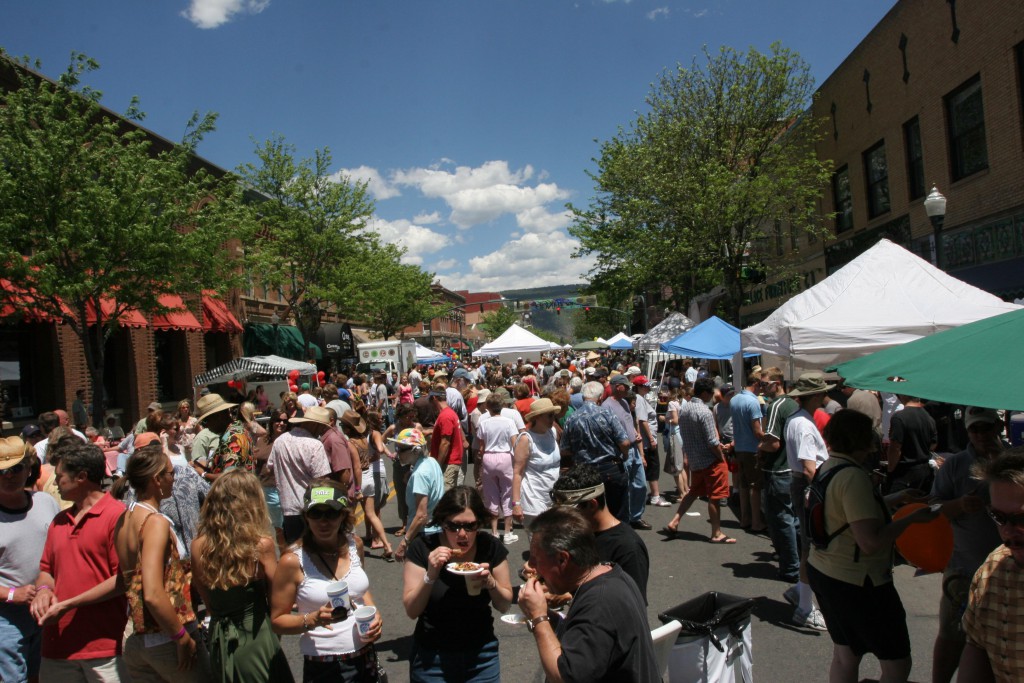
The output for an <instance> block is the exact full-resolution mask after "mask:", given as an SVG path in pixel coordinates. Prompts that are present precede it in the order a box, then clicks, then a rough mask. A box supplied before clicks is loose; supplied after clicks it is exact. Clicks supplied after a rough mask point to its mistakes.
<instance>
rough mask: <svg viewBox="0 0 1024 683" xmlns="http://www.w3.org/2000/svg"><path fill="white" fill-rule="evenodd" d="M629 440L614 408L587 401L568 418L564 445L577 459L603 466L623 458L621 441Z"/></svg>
mask: <svg viewBox="0 0 1024 683" xmlns="http://www.w3.org/2000/svg"><path fill="white" fill-rule="evenodd" d="M628 440H629V437H628V436H627V434H626V430H625V429H623V427H622V423H621V422H620V421H619V419H618V418H617V417H615V415H613V414H612V412H611V411H610V410H608V409H607V408H605V407H603V406H599V405H597V404H596V403H594V402H592V401H584V402H583V405H582V406H580V407H579V408H578V409H577V410H576V411H575V412H574V413H573V414H572V415H570V416H569V418H568V419H567V420H566V421H565V426H564V427H563V428H562V442H561V444H560V447H561V449H562V450H568V451H569V452H571V453H572V456H573V461H574V462H576V463H586V464H588V465H593V466H594V467H596V468H597V469H599V470H600V469H607V468H608V467H609V466H611V465H614V464H617V463H619V462H621V461H622V460H623V455H622V451H620V450H619V444H620V443H622V442H623V441H628Z"/></svg>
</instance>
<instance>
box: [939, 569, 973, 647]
mask: <svg viewBox="0 0 1024 683" xmlns="http://www.w3.org/2000/svg"><path fill="white" fill-rule="evenodd" d="M970 594H971V577H970V576H967V575H966V574H961V573H959V572H957V571H955V570H952V571H951V570H946V571H945V572H944V573H943V574H942V598H941V599H940V600H939V637H940V638H942V639H943V640H949V641H952V642H955V643H964V642H966V641H967V638H966V636H965V634H964V631H963V628H962V627H961V626H960V622H961V621H962V620H963V617H964V610H965V609H966V608H967V598H968V597H970Z"/></svg>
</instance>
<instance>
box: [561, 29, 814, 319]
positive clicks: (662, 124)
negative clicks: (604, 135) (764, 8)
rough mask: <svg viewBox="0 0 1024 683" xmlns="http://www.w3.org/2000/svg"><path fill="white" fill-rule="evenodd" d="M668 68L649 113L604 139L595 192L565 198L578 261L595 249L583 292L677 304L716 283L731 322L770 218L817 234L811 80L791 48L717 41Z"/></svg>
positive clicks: (762, 246) (774, 222) (771, 228)
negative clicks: (572, 201) (585, 202)
mask: <svg viewBox="0 0 1024 683" xmlns="http://www.w3.org/2000/svg"><path fill="white" fill-rule="evenodd" d="M704 58H705V61H704V63H703V64H702V63H698V62H697V60H694V62H693V64H692V65H691V66H690V67H689V68H686V67H683V66H681V65H680V66H677V67H676V68H675V69H674V70H666V71H665V72H664V73H663V74H662V75H661V77H660V78H659V80H658V82H657V83H655V84H654V85H653V86H652V88H651V92H650V94H649V95H648V96H647V100H646V104H647V111H646V112H645V113H643V114H641V115H640V116H638V117H637V119H636V120H635V121H633V122H632V124H631V125H630V126H629V128H628V129H622V128H620V129H619V131H618V133H617V134H616V135H615V136H614V137H613V138H612V139H610V140H608V141H606V142H604V143H602V145H601V149H600V156H599V158H597V159H595V163H596V164H597V170H596V172H594V173H592V174H591V177H592V178H593V180H594V182H595V190H596V196H595V197H594V198H593V199H592V200H591V204H590V206H589V207H587V208H585V209H584V208H577V207H574V206H571V205H570V209H571V210H572V212H573V214H574V222H573V225H572V226H570V228H569V232H570V233H571V234H572V235H573V236H575V237H576V238H577V239H579V240H580V245H581V246H580V248H579V250H578V251H577V253H576V254H575V256H583V255H588V254H593V255H594V256H596V257H597V265H596V266H595V268H594V269H593V270H592V271H591V273H590V276H591V287H590V290H591V291H598V292H601V293H603V294H605V295H607V296H608V297H609V298H611V299H615V300H623V299H628V297H629V295H631V294H634V293H637V292H640V291H644V290H649V289H656V288H660V287H661V286H662V285H668V286H670V287H671V288H672V292H673V297H674V299H675V300H674V301H672V302H671V303H672V304H673V305H674V306H675V307H685V305H686V303H687V302H688V300H689V299H690V298H691V297H692V296H694V295H696V294H699V293H701V292H704V291H707V290H708V289H711V288H712V287H713V286H715V285H717V284H721V285H723V286H724V287H725V288H726V290H727V295H726V300H725V304H724V308H725V311H726V314H727V315H728V316H729V317H730V318H731V319H733V320H737V319H738V317H739V308H740V306H741V305H742V303H743V301H744V300H745V298H746V295H747V292H748V290H749V288H750V282H749V281H748V279H747V278H746V277H745V273H747V272H749V269H750V268H751V267H756V268H759V269H760V270H762V271H763V270H764V266H763V265H761V264H759V263H758V261H759V258H758V255H759V254H758V251H759V250H763V249H765V248H766V247H767V241H768V238H769V237H770V236H773V235H774V230H775V229H776V225H780V224H789V225H791V226H792V229H794V230H796V231H798V232H811V233H815V234H818V235H824V234H825V231H826V228H825V227H824V225H822V224H821V222H820V219H819V218H818V216H817V213H816V208H817V199H818V197H819V196H820V194H821V192H822V189H823V188H824V187H825V186H826V183H827V181H828V177H829V166H828V164H827V162H823V161H819V160H818V158H817V155H816V153H815V148H814V144H815V142H816V141H817V140H818V139H820V136H821V121H820V120H814V119H812V118H811V114H810V109H809V106H810V103H811V99H812V96H813V88H814V84H813V79H812V78H811V76H810V73H809V69H808V67H807V64H806V63H805V62H804V61H803V60H802V59H801V58H800V57H799V55H797V54H796V53H795V52H792V51H790V50H787V49H785V48H783V47H781V46H780V45H779V44H777V43H776V44H773V45H772V46H771V48H770V51H769V53H768V54H762V53H760V52H758V51H757V50H755V49H753V48H751V49H750V50H749V51H748V52H747V53H746V54H742V53H739V52H736V51H735V50H733V49H731V48H722V49H721V50H720V51H719V53H718V54H717V55H712V54H711V53H709V52H707V51H705V52H704Z"/></svg>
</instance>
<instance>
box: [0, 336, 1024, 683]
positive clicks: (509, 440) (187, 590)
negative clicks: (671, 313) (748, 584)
mask: <svg viewBox="0 0 1024 683" xmlns="http://www.w3.org/2000/svg"><path fill="white" fill-rule="evenodd" d="M636 360H637V359H634V358H633V357H632V356H631V355H625V356H622V357H616V356H611V357H608V356H604V355H601V354H597V353H591V354H588V355H587V356H586V357H575V356H572V355H569V354H559V355H557V356H550V357H546V358H544V359H543V360H542V361H541V362H540V363H536V364H534V363H527V362H524V361H522V359H520V361H519V362H517V363H510V364H504V365H502V364H499V363H496V362H481V363H467V364H462V363H455V362H453V363H450V364H447V365H440V366H430V367H420V368H416V369H413V370H411V371H410V372H408V373H403V374H398V373H395V374H394V375H391V376H389V375H386V374H380V373H378V374H375V375H372V376H371V377H366V376H363V375H360V374H358V373H344V374H342V373H336V374H334V375H332V376H330V377H327V378H325V381H326V383H324V384H322V385H317V382H316V381H315V378H314V380H313V384H314V385H315V386H311V385H310V384H302V385H301V388H300V391H299V392H296V393H284V394H282V395H281V396H279V397H270V396H267V395H266V393H265V392H264V391H263V387H262V386H260V385H256V386H254V387H252V389H251V391H249V392H247V393H246V394H240V395H233V394H228V393H225V394H224V395H222V394H220V393H216V392H210V391H204V392H203V394H202V395H201V396H200V397H199V398H198V400H197V401H196V402H195V405H194V407H193V405H192V403H191V401H189V400H183V401H181V402H179V403H176V404H174V407H173V409H171V410H166V411H165V409H164V408H165V406H164V405H163V404H159V403H153V404H151V405H150V406H149V407H148V409H147V414H146V416H144V417H143V418H141V419H140V420H139V422H138V423H137V424H136V425H134V427H133V428H131V429H129V430H127V434H125V432H124V431H123V430H121V429H120V427H119V426H118V425H117V420H116V419H114V420H111V421H108V420H104V422H105V424H106V426H105V428H104V429H101V430H97V429H96V428H94V427H93V426H91V425H89V424H88V418H89V416H88V414H87V412H86V411H85V409H84V403H82V401H83V396H82V395H81V394H79V395H77V396H76V401H75V404H74V405H73V406H72V416H73V420H72V418H71V417H69V415H68V414H67V413H66V412H64V411H62V410H54V411H52V412H47V413H43V414H42V415H40V416H39V419H38V421H37V423H34V424H31V425H28V426H26V427H25V428H24V429H23V430H22V431H21V433H20V435H19V436H9V437H7V438H4V439H2V440H0V591H2V590H7V591H8V593H7V600H6V601H5V602H0V680H3V681H8V680H10V681H21V680H43V681H49V680H60V681H75V680H82V681H86V680H88V681H95V680H100V681H117V680H123V681H127V680H135V681H157V680H164V681H173V680H177V679H181V680H187V681H225V682H226V681H232V682H234V681H238V682H242V681H245V682H249V681H253V682H256V681H288V680H292V676H293V672H292V671H291V669H290V668H289V664H288V661H287V659H286V657H285V656H284V653H283V651H282V649H281V642H280V638H281V637H282V636H288V635H298V636H300V638H299V651H300V653H301V655H302V657H303V665H302V672H301V677H302V680H304V681H327V680H332V681H333V680H345V681H378V680H382V678H384V677H386V673H385V671H384V663H383V661H382V659H381V658H379V657H378V654H377V649H376V643H377V642H378V641H379V639H380V638H381V635H382V633H383V631H384V624H383V619H382V616H381V612H380V611H379V610H378V608H377V605H378V603H377V601H376V598H375V597H374V594H373V593H372V592H371V586H370V584H371V580H372V579H373V572H372V571H368V570H367V568H366V566H365V559H366V557H367V554H368V553H378V554H379V555H378V556H379V558H380V559H381V560H384V561H385V562H395V561H396V560H397V561H400V562H402V569H401V577H402V584H403V589H402V595H401V603H402V607H403V609H404V611H405V614H406V615H407V616H408V618H409V619H412V620H415V629H414V633H413V638H412V645H411V650H410V652H409V653H408V676H409V678H410V680H413V681H497V680H500V678H501V664H500V651H499V643H498V639H497V635H496V632H495V629H494V613H495V612H499V613H503V612H507V611H508V610H509V609H510V607H511V606H512V605H513V604H514V603H516V604H518V606H519V609H520V611H521V612H522V616H523V619H524V620H525V623H526V625H527V628H528V629H529V631H530V632H531V633H532V635H533V637H534V639H535V641H536V646H537V655H538V663H539V666H540V668H542V669H543V671H544V674H545V676H546V677H547V678H548V680H551V681H602V680H604V681H638V682H639V681H642V682H645V683H646V682H649V681H658V680H660V679H661V673H660V671H659V670H658V665H657V663H656V661H655V655H654V646H653V642H652V640H651V634H650V627H649V625H648V620H647V607H646V605H647V586H648V579H649V573H650V571H651V567H650V556H649V553H648V550H647V546H646V543H645V541H644V540H643V538H644V537H643V533H644V532H651V533H652V534H653V533H655V532H654V530H653V529H652V525H651V524H650V523H649V522H648V520H647V519H646V517H645V513H646V511H647V509H648V508H649V507H653V506H657V507H667V506H671V505H673V504H675V505H676V506H677V507H676V511H675V514H674V515H673V517H672V518H671V521H670V522H669V523H668V524H667V525H666V526H665V527H663V528H662V529H661V532H660V533H661V534H662V535H663V536H665V537H667V538H669V539H675V538H678V537H679V535H680V529H679V525H680V523H681V522H682V521H683V519H684V517H685V516H686V515H687V514H694V513H692V512H691V507H692V506H693V505H694V503H697V502H698V500H701V501H704V503H706V505H707V508H706V510H707V514H708V520H709V522H710V530H709V534H708V536H707V537H706V539H705V540H706V541H707V542H709V543H713V544H722V545H735V544H738V543H742V541H743V538H742V534H734V535H733V536H730V535H727V534H726V533H725V531H724V530H723V525H722V523H721V520H722V514H723V511H724V510H725V509H727V508H729V507H730V505H734V506H735V507H734V509H735V510H736V513H737V517H738V522H739V526H740V528H741V530H744V531H745V532H746V533H749V534H767V535H768V536H769V538H770V540H771V543H772V545H773V547H774V549H775V552H776V556H777V565H778V566H777V569H778V578H779V579H780V580H781V581H783V582H786V583H788V584H791V585H790V587H789V588H788V589H787V590H785V591H784V592H783V593H782V597H784V599H785V600H787V601H788V602H790V603H791V604H792V605H793V609H794V612H793V616H792V621H793V623H794V625H796V626H797V627H801V628H805V629H810V630H818V631H826V630H827V632H828V634H829V636H830V637H831V639H832V641H833V643H834V656H833V661H832V665H831V671H830V680H832V681H856V680H858V675H857V673H858V668H859V665H860V661H861V659H862V657H863V656H864V655H865V654H869V653H870V654H872V655H874V656H876V657H877V658H878V659H879V660H880V662H881V668H882V675H883V678H882V680H885V681H904V680H907V677H908V675H909V673H910V669H911V652H910V639H909V635H908V630H907V622H906V613H905V611H904V609H903V606H902V603H901V601H900V597H899V594H898V592H897V590H896V588H895V585H894V583H893V578H892V577H893V565H894V552H893V547H894V543H895V541H896V539H897V538H898V537H899V536H900V535H901V533H903V532H904V531H905V530H906V529H907V528H909V527H910V526H911V525H914V524H918V523H926V522H929V521H930V520H932V519H934V518H935V517H936V516H938V515H940V514H944V515H946V516H947V517H948V518H949V519H950V520H951V522H952V525H953V530H954V552H953V558H952V560H951V561H950V563H949V566H948V567H947V568H946V570H945V573H944V575H943V582H942V586H943V590H942V594H941V596H936V599H937V600H938V601H939V604H940V610H939V611H940V624H939V635H938V637H937V639H936V642H935V648H934V652H933V653H932V659H933V672H934V678H933V680H938V681H949V680H952V678H953V676H954V675H955V673H956V671H957V668H958V667H959V669H960V674H959V676H960V679H959V680H961V681H976V680H987V679H986V678H985V676H988V677H989V678H988V679H992V677H994V679H995V680H1020V679H1021V676H1022V671H1024V659H1022V658H1021V657H1020V656H1019V655H1018V654H1017V652H1018V650H1017V649H1016V648H1015V646H1014V644H1013V640H1014V635H1015V634H1016V630H1015V629H1016V628H1017V625H1018V624H1020V623H1021V621H1020V616H1019V613H1020V607H1019V605H1020V601H1019V600H1017V598H1016V585H1017V584H1018V583H1019V581H1018V574H1016V573H1015V572H1018V571H1019V568H1020V567H1021V566H1024V450H1022V449H1020V448H1017V449H1009V450H1007V449H1006V447H1005V444H1004V442H1003V440H1002V439H1001V434H1002V432H1003V426H1004V417H1003V416H1001V415H1000V414H998V413H997V412H996V411H994V410H989V409H980V408H964V409H961V412H962V415H961V416H960V419H959V420H957V419H956V417H955V416H954V417H953V418H950V417H949V414H948V413H941V414H940V413H937V412H935V411H934V410H931V409H930V408H931V406H929V405H928V404H926V403H925V402H923V401H921V400H919V399H918V398H916V397H911V396H899V397H888V396H878V395H877V394H874V393H873V392H868V391H864V390H858V389H854V388H852V387H844V386H841V385H840V386H834V385H831V384H829V383H828V382H827V381H826V378H825V377H824V376H823V375H822V374H820V373H805V374H804V375H801V376H800V377H797V378H789V380H790V381H789V382H788V383H787V381H786V378H785V377H784V374H783V373H782V371H781V370H779V369H778V368H761V367H754V368H752V369H750V370H749V371H748V372H747V374H746V377H744V378H742V379H743V381H742V382H740V383H741V384H742V385H743V388H741V389H739V390H737V388H735V387H733V386H732V385H730V384H727V383H725V382H723V381H722V378H721V377H718V376H717V375H716V374H715V372H714V371H713V370H712V369H710V368H708V367H707V366H703V365H701V364H699V363H694V362H691V361H689V360H687V361H685V362H683V363H680V364H679V366H678V367H676V366H670V367H668V368H666V369H665V371H664V372H663V373H662V374H661V376H660V377H659V383H658V386H657V389H656V390H655V388H654V384H653V383H652V381H651V380H650V379H648V377H646V376H645V375H644V374H643V372H642V371H641V368H640V366H639V364H638V362H636ZM232 388H234V387H232ZM275 398H276V400H275ZM936 416H938V419H939V421H938V423H937V421H936ZM72 422H73V423H74V426H73V425H72ZM940 424H941V426H942V428H940V426H939V425H940ZM961 427H962V430H960V429H959V428H961ZM959 436H963V437H965V438H966V442H965V443H964V444H963V447H962V448H957V447H955V445H956V442H957V438H958V437H959ZM936 451H938V452H940V453H941V452H943V451H947V452H948V453H949V455H948V456H946V457H945V458H943V457H941V456H936V455H935V452H936ZM389 460H390V461H392V465H391V467H390V470H391V476H392V477H393V479H394V480H393V482H389V475H388V470H389V468H388V467H386V466H385V465H386V462H387V461H389ZM663 482H667V484H666V485H665V486H662V483H663ZM392 488H393V489H394V491H395V494H396V496H395V497H396V498H397V500H396V504H397V507H398V516H399V518H400V520H401V524H400V528H398V529H396V530H393V531H392V532H391V534H389V533H388V531H387V530H386V529H385V528H384V524H383V522H382V519H381V510H382V508H384V507H385V506H386V505H387V504H388V501H389V497H390V496H389V492H390V491H391V489H392ZM670 489H674V490H670ZM808 494H810V495H808ZM805 502H806V503H807V506H808V508H807V510H806V511H805ZM907 502H926V503H928V505H924V506H921V507H920V509H919V510H917V511H916V512H914V513H912V514H909V515H905V516H902V517H901V518H900V519H899V520H897V521H893V519H892V512H893V510H894V509H895V508H897V507H898V506H900V505H902V504H905V503H907ZM357 510H358V511H359V512H361V515H362V517H363V520H364V524H365V526H364V528H362V529H361V530H357V528H356V522H357ZM816 514H817V515H818V516H817V517H815V515H816ZM809 519H810V520H815V519H817V520H820V522H819V523H820V525H821V527H822V528H820V529H816V528H814V526H813V524H811V523H808V520H809ZM389 536H392V537H394V538H397V539H398V542H397V543H396V544H395V545H392V540H391V538H389ZM822 536H824V538H823V537H822ZM687 537H688V538H692V535H690V536H687ZM520 543H522V545H521V546H519V547H520V549H524V548H527V547H528V552H527V553H525V554H524V560H525V561H523V560H520V559H519V557H518V555H513V554H511V553H510V550H509V547H510V546H515V545H516V544H520ZM730 552H731V551H730ZM526 558H528V559H526ZM379 566H380V567H382V568H384V567H385V565H379ZM382 570H384V571H386V569H382ZM513 584H515V585H513ZM381 599H387V596H382V597H381ZM453 634H458V635H457V637H455V636H453Z"/></svg>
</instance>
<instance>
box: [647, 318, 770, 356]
mask: <svg viewBox="0 0 1024 683" xmlns="http://www.w3.org/2000/svg"><path fill="white" fill-rule="evenodd" d="M661 350H662V351H664V352H665V353H672V354H675V355H677V356H687V357H689V358H711V359H714V360H731V359H732V357H733V356H735V355H736V354H737V353H738V352H739V350H740V330H739V328H738V327H733V326H732V325H730V324H729V323H727V322H725V321H724V320H722V319H721V318H718V317H716V316H711V317H710V318H708V319H707V320H705V321H704V322H702V323H701V324H700V325H697V326H696V327H694V328H692V329H690V330H688V331H686V332H683V333H682V334H681V335H679V336H678V337H676V338H675V339H671V340H669V341H667V342H665V343H664V344H662V345H661ZM756 355H757V354H756V353H745V354H743V356H744V358H750V357H751V356H756Z"/></svg>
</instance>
